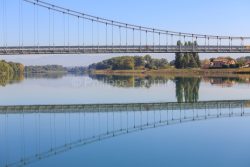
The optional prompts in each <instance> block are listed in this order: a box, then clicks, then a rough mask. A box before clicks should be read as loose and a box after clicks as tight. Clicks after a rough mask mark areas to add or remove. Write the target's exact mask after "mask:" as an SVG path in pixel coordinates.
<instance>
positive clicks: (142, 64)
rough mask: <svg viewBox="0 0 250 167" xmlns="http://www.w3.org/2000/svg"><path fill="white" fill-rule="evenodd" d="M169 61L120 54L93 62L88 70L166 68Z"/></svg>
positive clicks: (148, 56) (147, 56)
mask: <svg viewBox="0 0 250 167" xmlns="http://www.w3.org/2000/svg"><path fill="white" fill-rule="evenodd" d="M168 67H169V63H168V61H167V60H166V59H154V58H152V57H151V56H150V55H146V56H122V57H114V58H111V59H107V60H104V61H102V62H99V63H94V64H91V65H90V66H89V70H142V69H154V70H157V69H166V68H168Z"/></svg>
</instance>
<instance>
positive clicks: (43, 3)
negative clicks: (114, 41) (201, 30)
mask: <svg viewBox="0 0 250 167" xmlns="http://www.w3.org/2000/svg"><path fill="white" fill-rule="evenodd" d="M24 1H26V2H28V3H37V5H39V6H41V7H48V6H55V9H53V10H55V11H57V12H62V11H66V10H68V11H69V12H70V13H69V14H70V15H72V16H79V15H80V16H81V17H82V14H83V13H81V12H77V11H73V10H69V9H66V8H63V7H60V6H56V5H53V4H50V3H47V2H43V1H41V0H39V1H37V0H24ZM84 17H85V19H88V20H95V21H96V20H97V18H99V17H96V16H92V15H89V14H85V16H84ZM99 22H101V23H104V24H106V23H108V24H111V23H112V22H113V24H114V25H115V26H117V27H118V26H122V27H124V28H125V26H126V24H127V23H122V22H118V21H113V20H109V19H105V18H99ZM127 25H128V28H130V29H133V28H134V29H136V30H139V28H140V27H141V28H142V29H143V30H148V31H149V32H150V31H151V32H152V31H153V28H150V27H143V26H137V25H133V24H127ZM154 30H155V31H156V32H162V33H165V32H166V31H164V30H161V29H154ZM169 32H170V33H171V34H173V35H175V36H178V34H179V33H180V32H175V31H169ZM182 34H183V35H186V36H188V37H191V35H192V34H191V33H182ZM193 35H195V36H197V37H201V38H204V36H205V35H204V34H193ZM208 36H210V37H211V38H216V36H215V35H208ZM220 38H223V39H228V37H226V36H220ZM233 38H237V39H240V37H233ZM245 38H250V37H245Z"/></svg>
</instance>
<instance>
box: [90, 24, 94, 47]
mask: <svg viewBox="0 0 250 167" xmlns="http://www.w3.org/2000/svg"><path fill="white" fill-rule="evenodd" d="M93 22H94V20H92V46H91V47H92V52H93V47H94V23H93Z"/></svg>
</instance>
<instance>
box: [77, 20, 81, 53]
mask: <svg viewBox="0 0 250 167" xmlns="http://www.w3.org/2000/svg"><path fill="white" fill-rule="evenodd" d="M79 21H80V20H79V17H78V18H77V47H78V51H79V49H80V48H79V47H80V27H79V26H80V25H79Z"/></svg>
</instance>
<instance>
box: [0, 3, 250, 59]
mask: <svg viewBox="0 0 250 167" xmlns="http://www.w3.org/2000/svg"><path fill="white" fill-rule="evenodd" d="M3 1H4V3H3V16H2V17H3V18H2V21H3V22H2V25H3V37H2V38H3V43H2V46H0V55H1V54H75V53H76V54H78V53H177V52H200V53H250V47H249V46H248V45H249V42H250V37H233V36H218V35H206V34H195V33H183V32H175V31H168V30H162V29H157V28H151V27H144V26H139V25H133V24H129V23H123V22H119V21H114V20H109V19H105V18H102V17H96V16H92V15H89V14H86V13H81V12H77V11H74V10H71V9H67V8H63V7H60V6H57V5H54V4H50V3H47V2H43V1H41V0H16V1H17V3H16V4H17V5H18V4H19V15H18V16H16V17H17V18H19V21H16V22H19V24H18V25H16V27H18V29H17V31H18V33H19V38H18V39H19V40H17V39H15V40H14V41H18V43H17V44H15V45H14V44H11V45H9V44H8V36H7V34H8V28H7V27H8V21H7V18H8V15H7V14H8V11H7V9H6V3H8V1H7V0H3ZM18 1H19V3H18ZM23 1H24V2H27V3H25V4H29V5H26V6H25V9H26V10H27V11H28V12H29V13H30V15H29V17H27V16H25V18H24V17H23V15H24V14H23V13H24V12H23ZM13 5H15V3H13V2H11V6H13ZM39 9H43V10H39ZM9 13H11V14H12V15H13V12H12V11H9ZM39 16H43V17H47V16H48V17H47V20H46V21H45V23H44V22H42V23H41V20H39V19H40V17H39ZM24 20H32V21H29V22H28V23H27V22H24ZM42 21H44V20H42ZM73 21H74V23H73ZM58 22H60V23H58ZM24 24H25V25H27V24H29V25H28V27H32V28H31V29H32V30H31V29H28V30H26V29H24ZM40 24H43V26H44V27H46V28H43V29H42V28H40V27H41V25H40ZM12 27H13V25H12ZM47 27H48V28H47ZM55 27H60V28H55ZM9 33H10V32H9ZM72 33H74V34H72ZM26 34H27V36H29V35H30V34H33V38H34V39H32V40H31V41H28V42H27V40H26V39H24V37H26ZM41 34H43V36H42V35H41ZM44 34H47V35H44ZM45 36H47V38H48V39H46V40H44V37H45ZM71 39H74V41H72V40H71ZM29 40H30V39H29ZM177 41H181V42H182V44H183V45H181V46H176V43H177ZM188 41H190V42H191V43H192V44H191V45H184V44H185V43H186V42H188ZM25 42H26V43H25ZM31 43H32V44H31ZM198 44H199V45H198Z"/></svg>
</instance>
